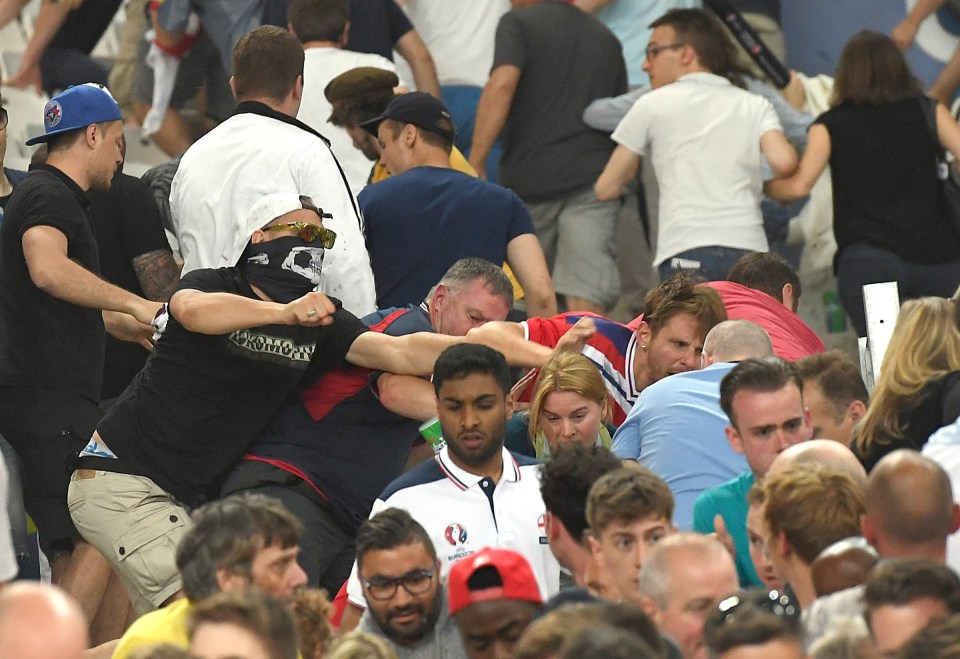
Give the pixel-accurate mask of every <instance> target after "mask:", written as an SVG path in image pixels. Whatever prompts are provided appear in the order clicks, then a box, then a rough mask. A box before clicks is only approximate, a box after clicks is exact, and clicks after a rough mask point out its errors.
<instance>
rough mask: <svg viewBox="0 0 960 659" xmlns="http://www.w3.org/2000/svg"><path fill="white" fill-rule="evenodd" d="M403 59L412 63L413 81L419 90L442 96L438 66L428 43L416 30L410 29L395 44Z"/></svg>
mask: <svg viewBox="0 0 960 659" xmlns="http://www.w3.org/2000/svg"><path fill="white" fill-rule="evenodd" d="M393 45H394V47H395V48H396V49H397V52H398V53H400V56H401V57H403V59H405V60H407V64H409V65H410V71H411V72H412V73H413V81H414V82H415V83H416V85H417V90H418V91H421V92H427V93H428V94H430V95H431V96H433V97H434V98H440V81H439V80H438V79H437V67H436V65H435V64H434V63H433V57H432V56H431V55H430V51H429V50H428V49H427V44H425V43H423V39H421V38H420V35H419V34H417V31H416V30H408V31H407V33H406V34H404V35H403V36H402V37H400V38H399V39H397V42H396V43H395V44H393Z"/></svg>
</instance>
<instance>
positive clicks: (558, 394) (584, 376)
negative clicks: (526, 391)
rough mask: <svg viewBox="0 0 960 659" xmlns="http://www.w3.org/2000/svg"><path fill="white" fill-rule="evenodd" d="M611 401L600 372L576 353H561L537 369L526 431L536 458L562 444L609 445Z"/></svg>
mask: <svg viewBox="0 0 960 659" xmlns="http://www.w3.org/2000/svg"><path fill="white" fill-rule="evenodd" d="M609 420H610V403H609V400H608V398H607V388H606V386H604V383H603V376H601V375H600V371H598V370H597V367H596V366H594V365H593V362H591V361H590V360H589V359H587V358H586V357H584V356H583V355H581V354H579V353H561V354H559V355H557V356H556V357H554V358H553V359H551V360H550V361H549V362H547V363H546V365H545V366H544V367H543V368H542V369H541V370H540V376H539V378H538V379H537V387H536V389H535V391H534V394H533V399H532V400H531V402H530V422H529V425H528V431H527V432H528V434H529V437H530V442H531V443H532V445H533V449H534V452H535V453H536V456H537V458H538V459H539V460H544V459H546V458H548V457H549V456H550V453H551V451H554V450H556V449H557V447H559V446H562V445H563V444H568V443H573V442H578V443H581V444H587V445H597V446H605V447H606V448H610V443H611V441H610V431H609V430H607V428H606V425H605V424H606V423H607V422H608V421H609Z"/></svg>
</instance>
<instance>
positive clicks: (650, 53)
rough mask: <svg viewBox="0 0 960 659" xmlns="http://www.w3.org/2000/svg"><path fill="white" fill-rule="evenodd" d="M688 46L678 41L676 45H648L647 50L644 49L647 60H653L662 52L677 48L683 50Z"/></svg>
mask: <svg viewBox="0 0 960 659" xmlns="http://www.w3.org/2000/svg"><path fill="white" fill-rule="evenodd" d="M686 45H687V44H685V43H682V42H680V41H677V42H676V43H668V44H663V45H660V44H655V43H652V44H650V45H648V46H647V47H646V48H644V49H643V52H644V53H646V55H647V59H653V58H654V57H656V56H657V55H659V54H660V51H663V50H676V49H677V48H683V47H684V46H686Z"/></svg>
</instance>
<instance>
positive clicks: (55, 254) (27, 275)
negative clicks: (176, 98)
mask: <svg viewBox="0 0 960 659" xmlns="http://www.w3.org/2000/svg"><path fill="white" fill-rule="evenodd" d="M43 122H44V128H45V130H44V133H43V134H42V135H39V136H37V137H34V138H33V139H30V140H28V141H27V144H28V145H32V144H38V143H46V144H47V147H48V149H49V156H48V158H47V164H45V165H39V166H37V167H34V168H33V169H32V170H31V172H30V173H29V174H28V175H27V177H26V178H25V179H24V181H23V182H22V183H21V184H20V185H18V186H17V188H16V189H15V190H14V192H13V195H12V196H11V198H10V201H9V202H8V203H7V207H6V212H5V214H4V217H3V223H2V225H0V281H3V286H2V287H0V434H2V435H3V436H4V437H5V438H6V439H7V440H8V441H9V442H10V444H12V445H13V447H14V448H15V449H16V451H17V453H18V454H19V457H20V459H21V463H22V471H23V483H24V498H25V503H26V508H27V510H28V511H29V512H30V515H31V516H32V517H33V520H34V521H35V522H36V525H37V527H38V529H39V531H40V540H41V546H42V548H43V550H44V552H45V553H46V554H47V557H48V558H49V560H50V563H51V565H52V567H53V575H54V580H55V581H57V582H59V583H60V584H61V585H63V586H64V587H65V588H66V589H67V590H68V591H71V594H72V595H74V596H75V597H77V599H78V600H79V601H80V604H81V606H83V608H84V609H85V612H86V613H87V615H88V617H90V618H92V617H93V614H94V613H95V612H96V610H97V607H98V605H99V601H100V598H101V597H102V596H103V585H104V584H105V583H106V581H107V577H108V576H109V574H110V568H109V565H108V564H107V563H106V562H105V561H104V559H103V558H102V557H101V556H100V555H99V554H98V553H97V552H96V550H94V549H93V548H92V547H90V546H89V545H86V544H85V543H82V542H80V541H79V537H80V536H79V535H78V534H77V531H76V529H75V528H74V526H73V523H72V521H71V520H70V513H69V511H68V510H67V504H66V500H67V484H68V476H69V473H70V471H72V462H73V461H75V459H76V455H77V453H78V452H79V451H80V449H82V448H83V446H84V445H85V444H86V442H87V440H88V439H89V438H90V435H91V434H92V432H93V429H94V425H95V424H96V422H97V421H98V420H99V419H100V409H99V407H98V403H99V396H100V381H101V377H102V372H103V355H104V327H105V326H106V329H107V330H108V331H110V333H111V334H113V335H114V336H116V337H117V338H120V339H125V340H130V341H138V342H142V343H144V344H145V346H149V343H148V342H147V339H148V337H150V336H151V335H152V328H151V325H150V323H151V321H152V320H153V317H154V314H155V313H156V311H157V310H158V308H159V307H160V304H159V303H157V302H150V301H148V300H145V299H143V298H141V297H138V296H136V295H134V294H132V293H129V292H127V291H125V290H123V289H121V288H118V287H117V286H113V285H112V284H108V283H107V282H106V281H104V280H102V279H101V278H100V277H99V276H98V271H99V257H98V252H97V244H96V241H95V240H94V236H93V232H92V231H91V228H90V224H89V221H88V219H87V214H86V208H87V206H88V205H89V201H88V199H87V194H86V192H87V190H90V189H91V188H103V189H106V188H108V187H109V186H110V181H111V179H112V177H113V174H114V172H115V171H116V169H117V166H118V165H119V164H120V162H121V159H122V158H121V153H120V143H121V138H122V136H123V125H122V122H121V117H120V108H119V107H118V106H117V104H116V102H114V100H113V97H112V96H111V95H110V93H109V92H108V91H107V90H106V88H104V87H101V86H99V85H93V84H89V85H79V86H76V87H71V88H69V89H67V90H66V91H64V92H63V93H61V94H59V95H58V96H54V97H53V98H52V99H51V100H50V102H49V103H47V104H46V106H45V108H44V112H43ZM68 469H69V470H70V471H68Z"/></svg>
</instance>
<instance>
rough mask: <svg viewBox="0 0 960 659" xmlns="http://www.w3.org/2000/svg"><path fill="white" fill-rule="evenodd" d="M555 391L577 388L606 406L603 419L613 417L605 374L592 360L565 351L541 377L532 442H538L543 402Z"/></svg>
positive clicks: (534, 401) (532, 416)
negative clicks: (608, 400)
mask: <svg viewBox="0 0 960 659" xmlns="http://www.w3.org/2000/svg"><path fill="white" fill-rule="evenodd" d="M552 391H575V392H576V393H578V394H580V395H581V396H583V397H584V398H588V399H590V400H593V401H596V402H597V403H598V404H599V405H600V407H601V408H602V409H603V413H602V416H601V421H602V422H603V423H606V422H607V421H609V420H610V405H609V403H608V402H607V388H606V386H605V385H604V383H603V376H602V375H600V371H599V370H597V367H596V366H594V365H593V362H591V361H590V360H589V359H587V358H586V357H584V356H583V355H581V354H579V353H574V352H563V353H560V354H559V355H557V356H556V357H554V358H552V359H551V360H550V361H548V362H547V363H546V364H545V365H544V367H543V368H542V369H540V376H539V377H538V378H537V388H536V389H535V390H534V392H533V399H532V400H531V401H530V425H529V427H528V428H527V432H528V433H529V434H530V439H531V441H534V442H536V441H537V435H538V433H539V431H540V414H541V413H542V412H543V401H544V400H545V399H546V397H547V394H549V393H550V392H552Z"/></svg>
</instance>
